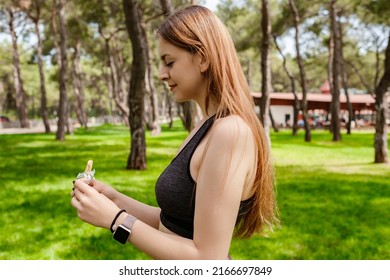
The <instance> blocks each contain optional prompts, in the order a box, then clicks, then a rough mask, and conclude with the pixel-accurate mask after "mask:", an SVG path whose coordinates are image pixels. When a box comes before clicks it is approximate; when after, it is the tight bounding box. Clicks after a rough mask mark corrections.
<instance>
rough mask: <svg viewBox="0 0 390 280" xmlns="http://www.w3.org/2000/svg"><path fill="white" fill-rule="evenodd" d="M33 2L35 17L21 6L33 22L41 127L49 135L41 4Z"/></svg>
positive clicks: (26, 8) (25, 7)
mask: <svg viewBox="0 0 390 280" xmlns="http://www.w3.org/2000/svg"><path fill="white" fill-rule="evenodd" d="M34 2H35V5H34V6H35V16H34V15H33V13H32V12H31V11H29V7H30V6H23V7H22V8H23V9H24V11H25V12H26V14H27V15H28V17H29V18H30V19H31V20H32V21H33V23H34V28H35V33H36V35H37V39H38V44H37V57H38V68H39V80H40V89H41V110H40V113H41V117H42V121H43V125H44V127H45V132H46V133H50V132H51V130H50V124H49V116H48V112H47V98H46V81H45V70H44V65H43V59H42V37H41V31H40V30H39V22H40V18H41V6H40V5H41V3H40V1H34Z"/></svg>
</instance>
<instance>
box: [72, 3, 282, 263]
mask: <svg viewBox="0 0 390 280" xmlns="http://www.w3.org/2000/svg"><path fill="white" fill-rule="evenodd" d="M156 36H157V40H158V51H159V55H160V58H161V63H162V64H161V67H160V71H159V76H160V79H161V80H162V81H164V82H166V83H167V84H168V86H169V88H170V90H171V92H172V94H173V95H174V96H175V98H176V100H177V101H178V102H184V101H188V100H193V101H195V102H196V103H197V104H198V105H199V106H200V108H201V110H202V113H203V116H204V118H203V119H202V120H201V121H200V122H199V123H198V124H197V125H196V127H195V128H194V129H193V131H192V132H191V133H190V134H189V136H188V137H187V139H186V140H185V141H184V143H183V145H182V146H181V148H180V150H179V152H178V154H177V155H176V157H175V158H174V159H173V160H172V162H171V163H170V165H169V166H168V167H167V168H166V169H165V170H164V171H163V172H162V174H161V175H160V177H159V178H158V180H157V182H156V186H155V188H156V199H157V203H158V205H159V207H154V206H149V205H146V204H144V203H142V202H139V201H137V200H135V199H133V198H131V197H128V196H126V195H124V194H122V193H119V192H118V191H116V190H115V189H114V188H112V187H110V186H108V185H106V184H105V183H103V182H100V181H98V180H95V179H94V178H93V176H92V175H93V174H90V171H91V169H92V162H89V164H88V166H87V169H86V172H85V173H82V174H80V176H78V178H79V179H78V180H76V181H75V183H74V191H72V194H71V195H72V201H71V203H72V205H73V206H74V207H75V208H76V209H77V213H78V216H79V217H80V219H82V220H84V221H85V222H87V223H90V224H92V225H95V226H98V227H103V228H107V229H111V231H112V232H113V235H114V238H115V239H116V240H118V241H120V242H122V243H126V242H129V243H131V244H133V245H134V246H135V247H137V248H138V249H139V250H141V251H143V252H144V253H146V254H148V255H149V256H150V257H152V258H155V259H229V258H230V255H229V248H230V244H231V240H232V237H233V236H234V235H236V236H238V237H243V238H247V237H251V236H252V235H253V234H255V233H260V232H262V231H263V230H265V229H266V228H272V226H273V224H275V222H277V204H276V200H275V191H274V189H275V187H274V173H273V165H272V162H271V155H270V146H269V143H268V140H267V137H266V134H265V132H264V129H263V127H262V126H261V124H260V122H259V120H258V117H257V116H256V113H255V111H254V103H253V100H252V97H251V95H250V90H249V87H248V84H247V82H246V80H245V76H244V74H243V71H242V69H241V66H240V63H239V60H238V58H237V54H236V51H235V48H234V45H233V42H232V39H231V37H230V35H229V33H228V31H227V29H226V28H225V26H224V25H223V24H222V22H221V21H220V20H219V19H218V18H217V17H216V16H215V15H214V14H213V13H212V12H211V11H210V10H208V9H207V8H205V7H202V6H196V5H193V6H190V7H188V8H185V9H183V10H181V11H178V12H176V13H175V14H173V15H172V16H170V17H168V18H167V19H166V20H165V21H164V22H163V23H162V25H161V26H160V27H159V28H158V29H157V30H156ZM83 177H86V178H83ZM87 180H88V181H89V182H86V181H87ZM91 186H92V187H91ZM259 257H260V258H261V252H259Z"/></svg>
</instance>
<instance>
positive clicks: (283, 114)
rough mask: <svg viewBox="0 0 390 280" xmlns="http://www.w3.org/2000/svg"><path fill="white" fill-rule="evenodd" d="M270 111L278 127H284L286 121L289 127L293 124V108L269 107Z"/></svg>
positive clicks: (283, 106) (282, 106)
mask: <svg viewBox="0 0 390 280" xmlns="http://www.w3.org/2000/svg"><path fill="white" fill-rule="evenodd" d="M270 110H271V112H272V116H273V117H274V121H275V123H276V125H278V126H283V127H285V126H286V121H287V120H289V124H290V126H291V125H292V123H293V113H294V111H293V107H292V106H285V105H271V107H270Z"/></svg>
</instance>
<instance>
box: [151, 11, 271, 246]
mask: <svg viewBox="0 0 390 280" xmlns="http://www.w3.org/2000/svg"><path fill="white" fill-rule="evenodd" d="M156 35H157V36H161V37H162V38H163V39H164V40H166V41H167V42H169V43H171V44H172V45H174V46H176V47H179V48H182V49H185V50H187V51H189V52H191V53H199V54H200V55H202V56H203V57H205V58H206V59H208V61H209V63H210V66H209V69H208V70H207V71H206V73H205V77H206V78H207V81H208V93H207V96H206V110H207V108H208V105H209V102H210V100H211V99H212V100H213V101H215V103H216V104H218V108H217V113H216V118H221V117H224V116H227V115H237V116H240V117H241V118H242V119H243V120H244V121H245V122H246V123H247V124H248V125H249V127H250V128H251V129H252V132H253V136H254V138H255V141H256V144H257V151H258V154H257V171H256V177H255V181H254V185H253V189H254V194H253V197H252V201H251V208H250V209H249V211H247V212H246V213H245V214H244V215H243V216H239V218H240V220H239V221H238V223H237V226H236V232H235V233H236V236H239V237H243V238H245V237H250V236H252V235H253V234H254V233H256V232H262V231H263V229H264V228H265V227H269V228H271V229H272V225H273V224H275V222H277V204H276V197H275V188H274V186H275V180H274V170H273V165H272V162H271V155H270V145H269V142H268V139H267V136H266V134H265V131H264V128H263V126H262V125H261V123H260V121H259V119H258V117H257V115H256V113H255V110H254V101H253V98H252V96H251V94H250V89H249V86H248V83H247V81H246V79H245V76H244V73H243V71H242V68H241V65H240V62H239V59H238V57H237V53H236V49H235V47H234V43H233V41H232V39H231V36H230V34H229V32H228V31H227V29H226V27H225V26H224V24H223V23H222V22H221V21H220V20H219V18H218V17H217V16H216V15H215V14H214V13H213V12H211V11H210V10H209V9H207V8H205V7H202V6H197V5H192V6H189V7H187V8H184V9H183V10H180V11H178V12H176V13H174V14H173V15H171V16H170V17H168V18H167V19H166V20H165V21H164V22H163V23H162V24H161V25H160V26H159V27H158V29H157V30H156Z"/></svg>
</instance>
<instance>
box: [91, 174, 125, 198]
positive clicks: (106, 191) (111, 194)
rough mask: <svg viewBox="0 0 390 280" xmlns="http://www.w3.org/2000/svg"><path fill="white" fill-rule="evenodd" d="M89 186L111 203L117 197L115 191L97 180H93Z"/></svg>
mask: <svg viewBox="0 0 390 280" xmlns="http://www.w3.org/2000/svg"><path fill="white" fill-rule="evenodd" d="M89 185H90V186H91V187H93V188H94V189H95V190H97V191H98V192H99V193H101V194H103V195H105V196H106V197H107V198H108V199H110V200H112V201H114V200H115V199H116V198H117V197H118V194H119V192H118V191H117V190H116V189H114V188H113V187H111V186H109V185H106V184H105V183H103V182H101V181H99V180H96V179H94V180H93V181H92V182H90V183H89Z"/></svg>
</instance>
